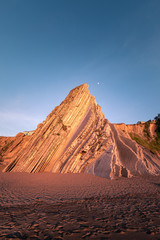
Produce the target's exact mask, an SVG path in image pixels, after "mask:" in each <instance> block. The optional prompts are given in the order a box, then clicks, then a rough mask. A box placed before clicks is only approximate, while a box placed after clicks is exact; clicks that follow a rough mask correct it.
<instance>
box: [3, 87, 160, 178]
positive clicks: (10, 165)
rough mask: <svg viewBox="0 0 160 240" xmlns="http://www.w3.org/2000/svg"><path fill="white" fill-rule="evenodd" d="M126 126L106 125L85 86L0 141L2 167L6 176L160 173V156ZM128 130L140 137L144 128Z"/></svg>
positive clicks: (99, 109)
mask: <svg viewBox="0 0 160 240" xmlns="http://www.w3.org/2000/svg"><path fill="white" fill-rule="evenodd" d="M123 128H124V129H123ZM127 128H128V127H127V126H126V125H123V124H122V125H121V126H120V125H113V124H111V123H109V121H108V120H106V119H105V117H104V115H103V113H102V110H101V107H100V106H99V105H98V104H97V103H96V101H95V98H94V97H93V96H91V94H90V93H89V90H88V85H87V84H83V85H81V86H79V87H76V88H75V89H73V90H72V91H71V92H70V93H69V95H68V96H67V97H66V99H65V100H64V101H63V102H62V103H61V104H60V105H59V106H58V107H56V108H55V109H54V110H53V111H52V112H51V113H50V114H49V115H48V117H47V118H46V120H45V121H44V122H43V123H41V124H39V125H38V126H37V129H36V130H35V131H31V132H24V133H19V134H17V136H16V137H14V138H4V137H1V138H0V145H1V150H0V153H1V161H2V165H1V167H2V168H3V171H4V172H6V171H12V172H59V173H68V172H73V173H79V172H89V173H91V174H94V175H98V176H101V177H106V178H113V177H115V176H126V177H130V176H133V175H138V174H153V175H158V174H160V159H159V157H158V156H157V155H156V154H152V153H151V152H149V151H148V150H146V149H144V148H143V147H141V146H140V145H138V144H137V143H136V142H135V141H133V140H132V139H131V138H130V136H129V134H128V130H127ZM130 128H131V129H130V131H133V132H134V131H136V132H137V133H138V134H140V135H141V134H142V135H143V130H144V129H143V127H140V126H138V127H137V126H134V127H130ZM141 128H142V129H141ZM154 131H155V129H154V127H152V128H151V132H152V135H153V134H154Z"/></svg>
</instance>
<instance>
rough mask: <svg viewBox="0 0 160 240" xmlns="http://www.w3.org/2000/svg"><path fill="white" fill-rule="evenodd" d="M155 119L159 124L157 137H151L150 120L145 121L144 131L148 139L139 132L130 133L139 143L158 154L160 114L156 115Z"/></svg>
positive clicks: (159, 151)
mask: <svg viewBox="0 0 160 240" xmlns="http://www.w3.org/2000/svg"><path fill="white" fill-rule="evenodd" d="M155 120H156V125H157V128H156V134H157V137H155V139H151V137H150V133H149V125H150V123H151V121H150V120H149V121H148V122H146V123H145V129H144V133H145V137H146V139H144V138H142V137H140V136H139V135H138V134H135V133H129V135H130V137H131V138H132V139H133V140H135V141H136V142H137V143H138V144H140V145H141V146H143V147H145V148H146V149H148V150H149V151H151V152H152V153H154V154H157V153H160V118H159V115H158V116H156V117H155Z"/></svg>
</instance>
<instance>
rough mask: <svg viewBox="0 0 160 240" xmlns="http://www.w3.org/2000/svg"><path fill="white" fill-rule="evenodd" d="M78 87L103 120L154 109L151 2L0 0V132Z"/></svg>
mask: <svg viewBox="0 0 160 240" xmlns="http://www.w3.org/2000/svg"><path fill="white" fill-rule="evenodd" d="M85 82H86V83H88V84H89V86H90V87H89V90H90V92H91V94H92V95H94V96H95V97H96V100H97V103H98V104H99V105H100V106H101V107H102V110H103V113H104V114H105V117H106V118H107V119H109V120H110V121H111V122H116V123H117V122H125V123H136V122H137V121H138V120H141V121H147V120H149V119H153V118H154V117H155V116H156V115H157V113H159V112H160V1H159V0H43V1H42V0H0V135H6V136H14V135H16V134H17V133H18V132H20V131H24V130H33V129H35V128H36V126H37V124H38V123H40V122H42V121H43V120H44V119H45V118H46V116H47V115H48V114H49V113H50V112H51V111H52V110H53V109H54V107H55V106H57V105H59V104H60V103H61V101H62V100H63V99H64V98H65V97H66V96H67V94H68V93H69V91H70V90H71V89H72V88H74V87H76V86H78V85H80V84H83V83H85Z"/></svg>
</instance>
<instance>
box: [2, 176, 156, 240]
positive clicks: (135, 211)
mask: <svg viewBox="0 0 160 240" xmlns="http://www.w3.org/2000/svg"><path fill="white" fill-rule="evenodd" d="M0 215H1V218H0V238H1V239H160V218H159V216H160V177H143V178H142V177H133V178H129V179H128V178H116V179H114V180H108V179H105V178H100V177H96V176H93V175H89V174H53V173H37V174H28V173H0Z"/></svg>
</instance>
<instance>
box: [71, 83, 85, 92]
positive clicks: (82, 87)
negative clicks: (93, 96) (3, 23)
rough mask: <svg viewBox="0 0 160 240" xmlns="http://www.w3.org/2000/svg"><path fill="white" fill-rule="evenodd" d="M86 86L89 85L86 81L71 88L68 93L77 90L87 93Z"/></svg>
mask: <svg viewBox="0 0 160 240" xmlns="http://www.w3.org/2000/svg"><path fill="white" fill-rule="evenodd" d="M88 87H89V85H88V84H87V83H84V84H81V85H79V86H77V87H75V88H73V89H72V90H71V91H70V93H74V92H76V93H78V92H82V91H83V92H87V93H89V90H88Z"/></svg>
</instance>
